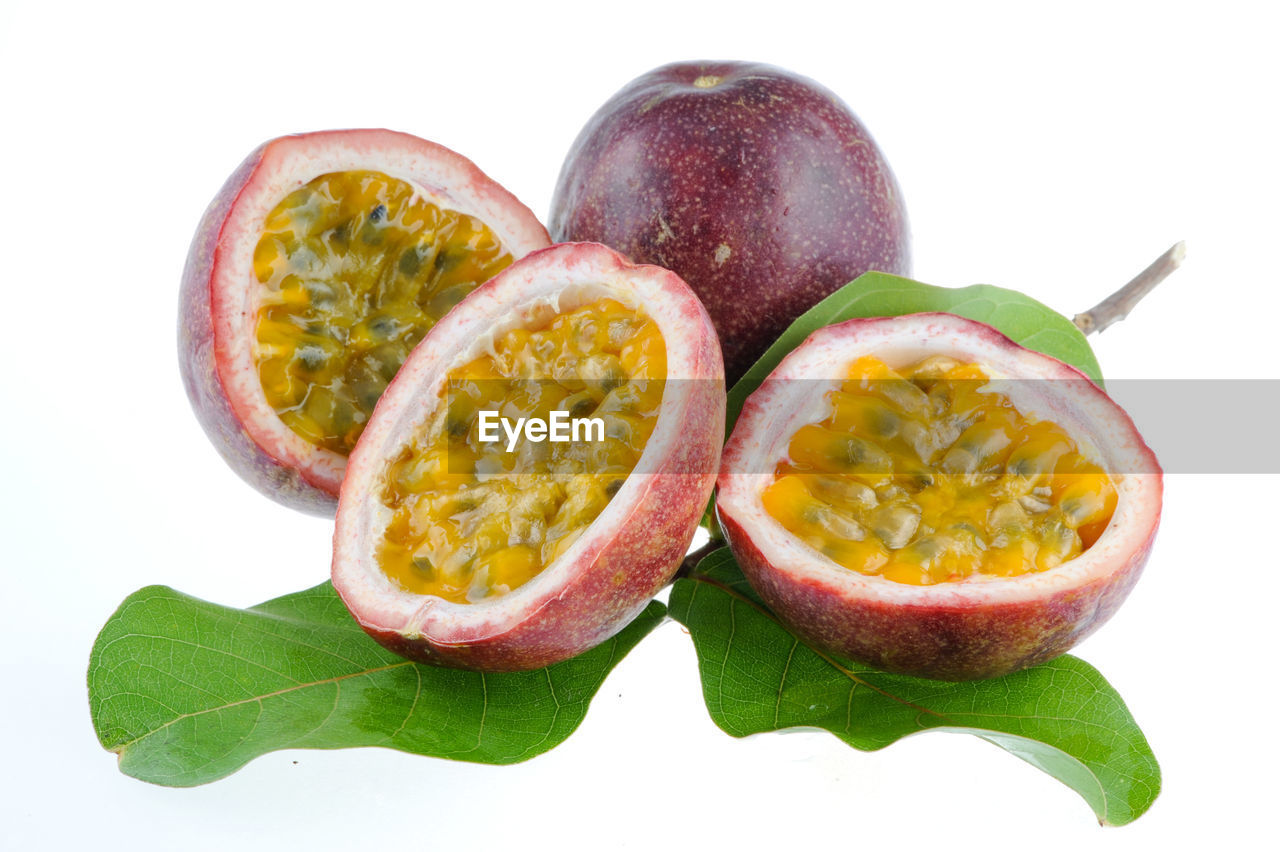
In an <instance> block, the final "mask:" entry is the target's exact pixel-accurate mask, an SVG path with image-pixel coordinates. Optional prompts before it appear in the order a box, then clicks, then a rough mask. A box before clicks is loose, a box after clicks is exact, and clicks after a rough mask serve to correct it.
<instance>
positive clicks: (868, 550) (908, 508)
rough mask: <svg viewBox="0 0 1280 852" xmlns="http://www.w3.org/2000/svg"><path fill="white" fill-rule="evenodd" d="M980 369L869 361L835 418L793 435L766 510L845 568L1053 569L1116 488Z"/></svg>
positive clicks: (946, 576)
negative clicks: (894, 365)
mask: <svg viewBox="0 0 1280 852" xmlns="http://www.w3.org/2000/svg"><path fill="white" fill-rule="evenodd" d="M988 381H989V377H988V376H987V375H986V374H985V373H984V372H983V371H982V369H981V368H980V367H978V366H977V365H975V364H961V363H957V362H956V361H954V360H952V359H950V358H946V357H942V356H935V357H932V358H928V359H925V360H923V361H920V362H918V363H916V364H913V365H911V366H908V367H906V368H904V369H901V370H896V371H895V370H893V369H890V368H889V367H888V366H887V365H885V364H884V363H883V362H882V361H880V360H879V359H876V358H874V357H864V358H859V359H857V360H856V361H854V362H853V364H852V365H851V366H850V368H849V372H848V379H847V380H846V381H845V382H843V384H842V385H841V386H840V387H839V388H838V389H836V390H833V391H831V392H830V393H829V394H828V400H829V402H830V404H831V413H830V414H829V415H828V416H827V417H826V418H825V419H824V420H822V421H820V422H818V423H811V424H808V425H805V426H802V427H801V428H800V429H798V430H797V431H796V432H795V434H794V435H792V437H791V440H790V443H789V445H788V458H787V459H786V460H784V461H783V462H781V463H779V464H778V466H777V469H776V471H775V472H776V478H775V479H774V481H773V482H772V483H771V484H770V485H769V486H768V487H767V488H766V489H765V491H764V494H763V501H764V506H765V509H766V511H768V512H769V514H770V515H772V516H773V517H774V518H776V519H777V520H778V521H779V522H780V523H781V524H782V525H783V526H784V527H786V528H787V529H788V530H789V531H791V532H792V533H793V534H795V535H796V536H798V537H799V538H801V539H802V540H804V541H805V542H806V543H808V544H809V545H810V546H812V547H814V548H815V549H816V550H819V551H821V552H822V553H824V554H825V555H826V556H828V557H829V558H831V559H832V560H834V561H835V562H837V563H839V564H840V565H843V566H844V567H846V568H849V569H852V570H855V571H860V572H862V573H864V574H871V575H879V576H882V577H885V578H887V579H890V580H894V581H897V582H900V583H908V584H915V585H927V584H932V583H945V582H952V581H958V580H963V579H965V578H968V577H975V576H977V577H981V576H988V577H1013V576H1018V575H1021V574H1027V573H1031V572H1036V571H1046V570H1048V569H1050V568H1053V567H1055V566H1057V565H1060V564H1062V563H1063V562H1065V561H1067V560H1069V559H1072V558H1074V557H1076V556H1078V555H1079V554H1080V553H1082V552H1083V551H1084V550H1086V549H1088V548H1089V547H1090V546H1091V545H1092V544H1093V543H1094V542H1095V541H1096V540H1097V538H1098V537H1099V536H1100V535H1101V534H1102V532H1103V530H1104V529H1106V526H1107V524H1108V523H1109V522H1110V520H1111V515H1112V514H1113V512H1114V511H1115V506H1116V490H1115V484H1114V483H1113V482H1112V480H1111V478H1110V477H1109V476H1108V475H1107V474H1106V473H1105V472H1104V471H1103V470H1102V468H1100V467H1099V466H1098V465H1096V464H1094V463H1093V462H1092V461H1090V460H1089V459H1087V458H1086V457H1085V456H1084V455H1083V454H1082V453H1081V451H1080V449H1079V447H1078V446H1077V444H1076V442H1075V441H1074V440H1073V439H1072V438H1071V437H1070V436H1069V435H1068V434H1067V433H1066V432H1065V431H1064V430H1063V429H1062V428H1061V427H1060V426H1058V425H1057V424H1055V423H1052V422H1050V421H1045V420H1033V419H1031V418H1028V417H1026V416H1024V415H1022V414H1021V413H1019V412H1018V410H1017V409H1016V408H1015V407H1014V406H1013V404H1012V403H1011V402H1010V401H1009V399H1008V398H1007V397H1005V396H1003V395H1002V394H999V393H994V392H991V391H990V389H989V388H986V387H985V386H986V385H987V383H988Z"/></svg>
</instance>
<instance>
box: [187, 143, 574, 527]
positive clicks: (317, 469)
mask: <svg viewBox="0 0 1280 852" xmlns="http://www.w3.org/2000/svg"><path fill="white" fill-rule="evenodd" d="M340 169H372V170H377V171H384V172H389V173H393V176H394V177H398V178H400V179H402V180H407V181H409V182H411V183H413V184H415V186H417V187H418V188H419V191H420V192H423V193H424V194H426V195H427V196H428V197H430V198H432V199H434V200H436V201H437V202H438V203H442V204H445V205H446V206H449V207H451V209H458V210H462V211H463V212H468V213H475V214H476V215H479V216H480V217H481V218H482V220H484V221H485V222H486V224H488V225H489V226H490V227H492V228H494V230H495V232H496V233H497V234H498V235H499V237H500V238H501V239H503V241H504V244H506V245H507V246H508V248H509V249H511V251H512V253H513V254H514V255H515V256H516V257H520V256H522V255H524V254H526V253H528V252H529V251H532V250H533V249H535V248H542V247H544V246H546V245H548V244H550V238H549V237H548V236H547V232H546V230H545V229H544V228H543V227H542V225H541V224H540V223H539V222H538V220H537V217H536V216H534V215H533V213H532V211H530V210H529V208H527V207H525V206H524V205H523V204H521V203H520V202H519V201H518V200H517V199H516V198H515V196H513V195H511V193H509V192H507V191H506V190H505V189H503V188H502V187H501V186H499V185H498V184H497V183H495V182H494V181H493V180H492V179H490V178H489V177H488V176H486V175H485V174H484V173H483V172H481V171H480V170H479V169H478V168H476V166H475V165H474V164H473V163H472V162H471V161H470V160H468V159H466V158H465V157H463V156H462V155H460V154H457V153H455V152H454V151H451V150H449V149H448V148H445V147H443V146H441V145H437V144H435V143H434V142H429V141H427V140H425V139H419V138H418V137H416V136H410V135H408V134H406V133H396V132H394V131H390V130H329V131H321V132H317V133H304V134H297V135H293V136H281V137H279V138H277V139H272V140H270V141H268V142H265V143H263V144H262V145H260V146H258V147H257V148H256V149H254V150H253V151H252V152H251V153H250V154H249V156H248V157H246V158H245V159H244V162H242V163H241V164H240V165H239V166H238V167H237V168H236V170H235V171H234V172H232V174H231V176H230V177H229V178H227V180H226V183H224V184H223V186H222V189H220V190H219V191H218V194H217V195H216V196H215V197H214V199H213V201H212V202H211V203H210V204H209V207H208V209H207V210H206V211H205V214H204V216H203V218H202V219H201V220H200V225H199V227H198V228H197V229H196V234H195V237H194V238H193V239H192V241H191V248H190V250H189V252H188V254H187V262H186V267H185V269H184V270H183V273H182V288H181V292H180V296H179V309H178V362H179V367H180V369H181V371H182V383H183V385H184V386H185V387H186V390H187V398H188V399H189V400H190V401H191V407H192V409H193V410H194V411H195V414H196V419H197V420H199V422H200V425H201V426H202V427H203V428H204V431H205V433H206V434H207V435H208V436H209V439H210V441H212V443H213V445H214V447H215V448H217V450H218V453H219V454H220V455H221V456H222V458H223V459H224V460H225V461H226V462H227V464H228V465H230V467H231V468H232V470H234V471H235V472H236V473H237V474H239V475H240V477H241V478H242V479H244V480H245V481H246V482H248V483H249V484H250V485H252V486H253V487H254V488H256V489H257V490H258V491H260V492H261V493H263V494H265V495H267V496H268V497H270V498H272V499H273V500H275V501H277V502H279V503H282V504H284V505H286V506H290V507H292V508H294V509H298V510H300V511H303V512H307V513H309V514H314V515H322V516H331V515H332V514H333V512H334V509H335V507H336V506H337V495H338V487H339V485H341V483H342V476H343V471H344V470H345V468H346V460H345V459H344V458H342V457H341V456H338V455H336V454H335V453H332V452H329V451H327V450H322V449H319V448H315V447H310V446H309V445H306V444H305V442H304V441H302V439H301V438H297V437H296V436H293V435H292V433H290V432H289V431H288V429H287V427H285V426H284V424H283V423H282V422H281V421H280V419H279V417H277V416H276V415H275V413H274V412H273V411H271V410H270V408H269V406H267V404H266V398H265V395H263V393H262V389H261V388H262V386H261V384H260V383H257V382H258V380H257V378H256V371H255V370H254V369H253V366H252V364H250V363H249V362H248V356H247V355H246V351H247V347H248V345H249V342H248V339H247V338H249V337H251V336H252V334H253V328H254V326H253V323H252V317H254V316H255V315H256V313H255V303H254V301H253V296H252V289H251V286H252V285H253V284H254V283H255V282H254V281H253V279H252V272H250V271H249V270H248V269H245V268H241V267H245V266H246V260H247V257H251V255H252V249H251V245H252V244H254V243H256V241H257V237H258V235H259V234H260V233H261V231H260V227H261V220H260V219H257V221H255V219H256V218H257V215H261V216H265V214H266V212H267V211H269V210H270V209H271V208H272V207H274V206H275V204H276V203H278V202H279V201H280V200H281V199H283V198H284V196H285V195H287V194H288V193H289V192H292V191H293V190H295V189H297V188H298V187H300V186H302V185H304V184H306V183H308V182H309V181H311V180H312V179H313V178H316V177H318V176H319V175H321V174H325V173H326V172H329V171H335V170H340ZM251 208H253V209H258V214H257V215H255V213H254V212H250V210H251ZM255 226H256V227H257V228H258V229H259V230H258V231H256V232H255V231H254V228H255ZM245 246H250V248H249V250H248V251H247V252H246V249H245Z"/></svg>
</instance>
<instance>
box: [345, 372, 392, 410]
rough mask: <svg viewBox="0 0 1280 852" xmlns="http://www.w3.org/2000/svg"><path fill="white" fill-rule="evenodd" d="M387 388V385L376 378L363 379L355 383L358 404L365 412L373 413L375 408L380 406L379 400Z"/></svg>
mask: <svg viewBox="0 0 1280 852" xmlns="http://www.w3.org/2000/svg"><path fill="white" fill-rule="evenodd" d="M386 388H387V386H386V384H385V383H383V382H380V381H378V380H377V379H376V378H366V379H361V380H360V381H358V382H356V383H355V387H354V388H353V390H354V391H355V394H356V402H358V403H359V404H360V407H361V408H363V409H364V410H365V411H373V407H374V406H375V405H377V404H378V398H379V397H381V396H382V392H383V391H384V390H386Z"/></svg>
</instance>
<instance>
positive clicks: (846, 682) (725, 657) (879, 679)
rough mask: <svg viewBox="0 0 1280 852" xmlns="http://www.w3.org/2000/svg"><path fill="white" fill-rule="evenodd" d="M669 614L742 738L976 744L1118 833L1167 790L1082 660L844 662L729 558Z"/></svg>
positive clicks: (719, 555) (709, 565) (685, 588)
mask: <svg viewBox="0 0 1280 852" xmlns="http://www.w3.org/2000/svg"><path fill="white" fill-rule="evenodd" d="M669 606H670V609H671V616H672V617H673V618H674V619H676V620H677V621H679V622H680V623H682V624H683V625H684V626H685V627H686V628H688V630H689V633H690V634H691V635H692V637H693V643H694V646H695V648H696V649H697V654H698V668H699V670H700V672H701V675H702V690H703V697H704V698H705V699H706V703H707V709H708V710H709V711H710V713H711V718H712V719H713V720H714V721H715V723H716V724H717V725H719V726H720V727H721V728H722V729H723V730H724V731H726V732H727V733H729V734H731V735H733V736H735V737H745V736H747V735H749V734H755V733H760V732H764V731H777V730H781V729H784V728H792V727H817V728H824V729H826V730H828V731H830V732H831V733H833V734H835V735H836V736H837V737H839V738H840V739H841V740H843V741H844V742H846V743H848V744H849V745H851V746H853V747H855V748H859V749H863V750H864V751H871V750H875V749H879V748H883V747H885V746H887V745H889V744H890V743H893V742H896V741H897V740H899V739H901V738H902V737H905V736H907V735H908V734H914V733H917V732H919V731H926V730H939V731H950V732H963V733H969V734H974V735H976V736H978V737H980V738H981V739H984V740H986V741H988V742H991V743H994V744H995V745H998V746H1000V747H1001V748H1003V749H1005V750H1006V751H1009V752H1011V753H1012V754H1014V755H1016V756H1018V757H1020V758H1022V759H1023V760H1025V761H1027V762H1028V763H1030V764H1031V765H1033V766H1035V767H1037V768H1038V769H1041V770H1043V771H1044V772H1047V773H1049V774H1050V775H1052V776H1053V777H1055V778H1057V779H1058V780H1060V781H1062V782H1063V783H1064V784H1066V785H1067V786H1069V787H1071V788H1072V789H1073V790H1075V791H1076V792H1077V793H1079V794H1080V795H1081V796H1083V797H1084V799H1085V801H1086V802H1088V803H1089V806H1090V807H1091V808H1093V810H1094V813H1096V814H1097V815H1098V819H1099V820H1100V821H1101V822H1102V823H1104V824H1109V825H1123V824H1124V823H1127V822H1131V821H1133V820H1134V819H1136V818H1137V817H1139V816H1141V815H1142V814H1143V813H1144V812H1145V811H1146V810H1147V808H1149V807H1150V806H1151V803H1152V801H1154V800H1155V797H1156V795H1157V794H1158V793H1159V792H1160V767H1159V766H1158V765H1157V764H1156V760H1155V756H1154V755H1152V753H1151V748H1150V746H1148V745H1147V741H1146V739H1145V738H1144V737H1143V735H1142V731H1141V730H1139V728H1138V726H1137V723H1136V722H1134V720H1133V717H1132V716H1131V715H1130V714H1129V711H1128V709H1127V708H1126V707H1125V706H1124V702H1123V701H1122V700H1121V698H1120V696H1119V695H1118V694H1117V693H1116V691H1115V690H1114V689H1112V688H1111V686H1110V685H1109V684H1108V683H1107V682H1106V680H1104V679H1103V677H1102V675H1100V674H1099V673H1098V672H1097V670H1096V669H1094V668H1093V667H1092V666H1090V665H1089V664H1088V663H1085V662H1084V661H1082V660H1079V659H1076V658H1074V657H1059V658H1058V659H1056V660H1054V661H1052V662H1049V663H1045V664H1043V665H1040V666H1037V667H1035V668H1032V669H1028V670H1026V671H1022V672H1017V673H1015V674H1011V675H1006V676H1005V677H1002V678H994V679H991V680H984V681H971V682H967V683H945V682H942V681H934V680H924V679H921V678H912V677H905V676H902V675H891V674H886V673H885V672H881V671H877V670H875V669H872V668H869V667H867V666H861V665H856V664H845V663H842V662H838V661H836V660H834V659H832V658H830V657H827V656H825V655H822V654H819V653H818V652H816V651H814V650H812V649H811V648H810V647H809V646H807V645H805V644H804V643H803V642H801V641H800V640H799V639H797V638H796V637H795V636H793V635H792V634H791V633H789V632H788V631H787V630H786V629H785V628H783V627H782V625H781V624H779V623H778V621H777V620H776V619H775V618H774V616H773V615H772V614H771V613H769V611H768V610H767V609H766V608H765V607H764V606H763V604H762V603H761V602H760V600H759V598H757V597H756V596H755V594H754V593H753V592H752V590H751V587H750V586H749V585H747V582H746V580H745V579H743V577H742V574H741V572H740V571H739V570H738V566H737V564H736V563H735V562H734V561H733V556H732V554H730V553H729V551H728V550H727V549H722V550H718V551H716V552H715V553H712V554H711V555H710V556H708V557H706V559H704V560H703V561H702V562H701V563H700V564H699V566H698V570H697V572H696V574H695V575H694V576H693V577H690V578H687V579H682V580H679V581H677V582H676V584H675V586H674V587H673V589H672V591H671V599H670V604H669Z"/></svg>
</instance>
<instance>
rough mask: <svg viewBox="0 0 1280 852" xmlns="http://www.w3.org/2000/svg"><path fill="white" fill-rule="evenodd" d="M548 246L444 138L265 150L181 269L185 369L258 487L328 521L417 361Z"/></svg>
mask: <svg viewBox="0 0 1280 852" xmlns="http://www.w3.org/2000/svg"><path fill="white" fill-rule="evenodd" d="M549 242H550V239H549V238H548V236H547V233H546V230H545V229H544V228H543V227H542V225H541V224H539V222H538V220H537V218H536V217H535V216H534V215H533V213H532V212H530V210H529V209H528V208H527V207H525V206H524V205H523V204H521V203H520V202H519V201H517V200H516V198H515V197H514V196H512V195H511V194H510V193H509V192H507V191H506V190H504V189H503V188H502V187H500V186H499V185H498V184H496V183H495V182H494V181H492V180H491V179H489V178H488V177H487V176H485V175H484V173H482V172H481V171H480V170H479V169H477V168H476V167H475V165H474V164H472V163H471V162H470V161H469V160H467V159H466V158H464V157H462V156H461V155H459V154H456V153H454V152H453V151H450V150H449V149H447V148H444V147H442V146H440V145H437V144H435V143H433V142H428V141H426V140H424V139H419V138H417V137H414V136H409V135H407V134H404V133H394V132H391V131H388V130H338V131H328V132H320V133H308V134H302V135H297V136H283V137H280V138H278V139H273V140H271V141H269V142H267V143H265V144H263V145H261V146H260V147H258V148H257V149H256V150H254V151H253V152H252V153H251V154H250V155H249V156H248V157H247V158H246V159H245V160H244V162H243V163H241V164H240V166H239V168H237V169H236V170H235V172H234V173H233V174H232V175H231V177H229V178H228V179H227V182H226V183H225V184H224V185H223V187H222V189H221V190H220V191H219V192H218V195H217V196H216V197H215V198H214V200H213V202H212V203H211V204H210V205H209V208H208V210H207V211H206V212H205V214H204V218H203V219H202V220H201V222H200V227H199V229H198V230H197V232H196V235H195V238H194V240H193V241H192V243H191V249H190V253H189V254H188V256H187V265H186V269H185V271H184V273H183V280H182V294H181V305H180V311H179V326H178V329H179V330H178V337H179V357H180V362H181V367H182V378H183V383H184V384H185V385H186V389H187V396H188V397H189V398H190V400H191V403H192V407H193V408H194V409H195V412H196V416H197V418H198V419H199V421H200V424H201V425H202V426H203V427H204V430H205V432H206V433H207V434H208V435H209V437H210V439H211V440H212V441H213V443H214V445H215V446H216V447H217V448H218V451H219V452H220V453H221V455H222V457H223V458H224V459H225V460H226V461H227V463H228V464H229V465H231V467H232V468H233V469H234V470H235V471H236V472H237V473H238V474H239V475H240V476H241V477H242V478H244V479H245V480H246V481H247V482H249V483H250V484H251V485H253V486H254V487H255V488H257V489H258V490H259V491H261V492H263V493H264V494H266V495H268V496H269V497H272V498H273V499H275V500H277V501H279V502H281V503H284V504H286V505H289V506H292V507H294V508H297V509H301V510H304V511H308V512H312V513H316V514H322V515H327V514H332V513H333V510H334V506H335V505H336V497H337V494H338V487H339V485H340V484H341V483H342V476H343V471H344V470H345V469H346V460H347V455H348V453H349V452H350V450H351V448H352V447H353V446H354V445H355V442H356V439H357V438H358V437H359V435H360V432H361V431H362V430H363V428H364V425H365V423H366V421H367V420H368V417H369V415H370V413H371V412H372V410H373V407H374V404H375V403H376V402H377V399H378V397H379V396H380V395H381V393H382V390H383V389H384V388H385V387H386V385H387V383H388V382H389V381H390V380H391V379H392V377H393V376H394V375H395V373H396V370H397V369H398V368H399V367H400V364H402V363H403V362H404V359H405V358H406V357H407V356H408V354H409V351H410V350H411V349H412V348H413V346H414V345H415V344H417V342H418V341H419V340H421V339H422V336H423V335H424V334H426V332H427V330H428V329H429V328H430V327H431V326H432V325H433V324H434V323H435V322H436V321H438V320H439V319H440V317H441V316H443V315H444V314H445V313H447V312H448V310H449V309H450V308H451V307H452V306H453V305H455V304H457V303H458V302H459V301H461V300H462V298H463V297H464V296H466V295H467V294H468V293H469V292H471V291H472V290H473V289H475V288H476V287H477V286H478V285H479V284H481V283H483V282H484V281H486V280H488V279H489V278H490V277H492V276H493V275H495V274H496V273H498V272H499V271H501V270H502V269H504V268H505V267H506V266H508V265H509V264H510V263H511V262H512V261H513V260H515V259H517V258H520V257H523V256H524V255H526V254H528V253H529V252H530V251H532V250H534V249H537V248H542V247H544V246H546V245H548V244H549Z"/></svg>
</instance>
